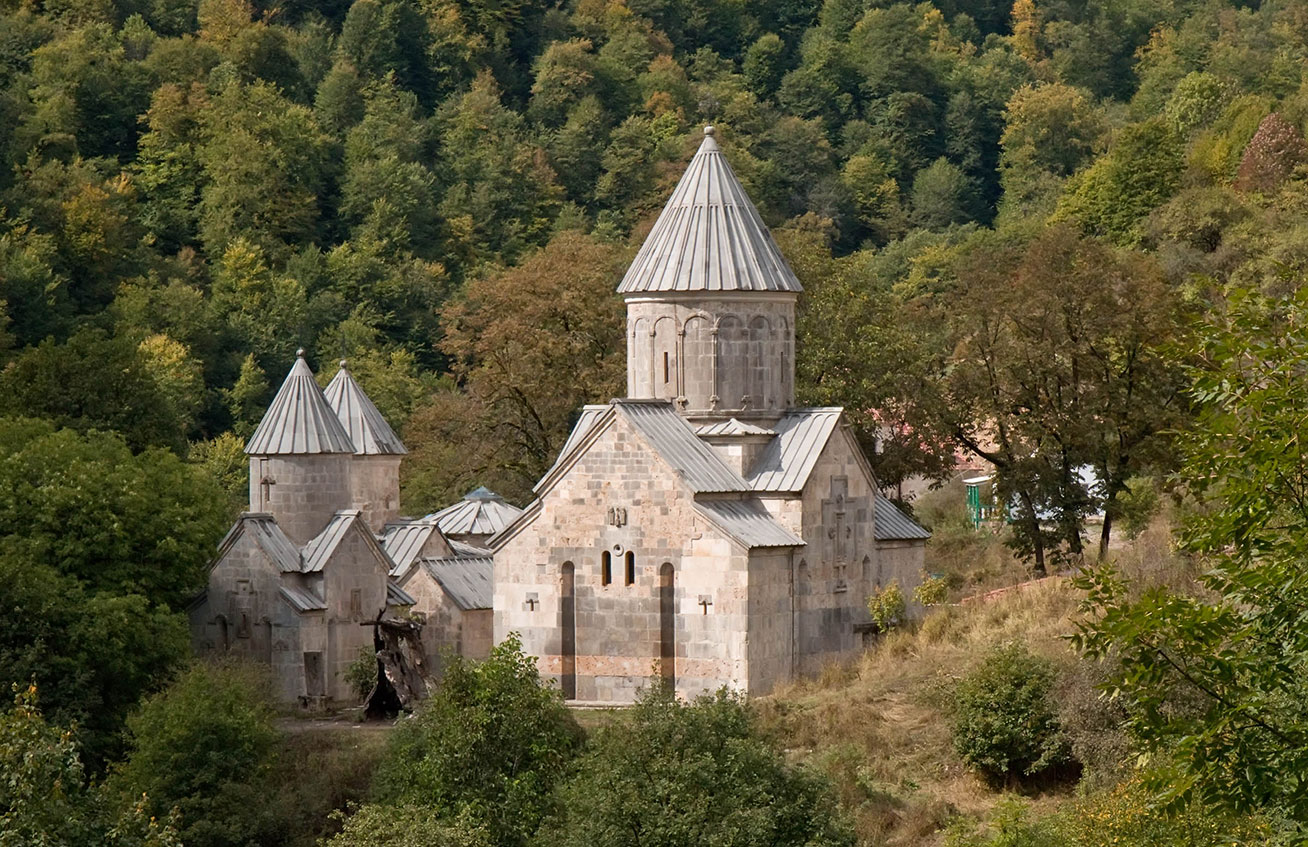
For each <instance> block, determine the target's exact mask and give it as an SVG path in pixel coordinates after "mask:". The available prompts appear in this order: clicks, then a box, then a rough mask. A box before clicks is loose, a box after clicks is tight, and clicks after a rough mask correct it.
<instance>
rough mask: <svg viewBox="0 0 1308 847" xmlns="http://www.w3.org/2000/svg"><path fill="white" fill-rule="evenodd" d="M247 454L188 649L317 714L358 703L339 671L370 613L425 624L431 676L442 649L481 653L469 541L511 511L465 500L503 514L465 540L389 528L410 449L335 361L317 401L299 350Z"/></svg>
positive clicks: (482, 589) (484, 569)
mask: <svg viewBox="0 0 1308 847" xmlns="http://www.w3.org/2000/svg"><path fill="white" fill-rule="evenodd" d="M245 452H246V454H248V455H249V457H250V510H249V511H248V512H245V513H243V514H242V515H241V516H240V517H239V518H238V519H237V521H236V523H235V524H234V525H233V526H232V528H231V530H230V531H228V533H227V535H226V537H225V538H224V539H223V540H222V542H221V543H220V544H219V547H218V555H217V557H216V558H215V559H214V561H213V562H212V564H211V565H210V569H209V581H208V587H207V588H206V590H205V591H204V592H203V593H202V594H201V595H200V596H199V597H198V598H196V599H195V600H194V601H193V602H192V603H191V606H190V608H189V610H188V611H189V614H190V621H191V635H192V642H193V644H194V646H195V648H196V651H197V652H198V653H202V654H213V653H232V654H235V655H239V656H241V657H243V658H246V659H250V660H252V661H255V662H259V663H261V664H265V665H267V666H269V667H270V668H271V669H272V676H273V679H274V682H275V685H276V689H277V690H276V692H275V695H276V697H277V699H279V700H281V701H283V702H287V703H295V702H299V703H303V704H305V705H321V704H326V703H350V702H357V701H358V695H357V693H356V692H354V691H351V690H350V688H349V684H348V682H347V680H346V675H345V670H346V668H347V667H349V665H350V663H352V662H353V661H355V660H356V659H357V658H358V657H359V655H360V651H361V650H363V649H365V648H370V647H371V646H372V643H373V642H372V629H371V627H370V625H369V623H370V622H371V621H373V620H375V619H376V618H377V616H378V615H379V614H380V615H396V614H408V613H413V614H416V615H418V616H420V617H421V618H422V619H423V620H424V622H425V625H424V627H423V630H422V638H423V646H424V648H425V652H426V653H427V656H428V657H429V659H430V661H431V662H432V666H430V667H427V668H425V669H424V670H426V671H427V672H428V673H429V674H436V673H438V672H439V667H438V663H439V656H440V655H441V650H442V649H445V648H448V649H453V650H456V651H458V652H460V653H462V654H464V655H467V656H470V657H472V658H484V657H485V656H486V655H487V654H488V653H489V652H490V647H491V611H490V609H491V574H492V566H491V559H490V551H489V550H487V549H485V548H484V547H482V546H480V544H479V543H478V542H484V540H485V538H486V537H487V532H486V531H487V529H488V528H491V527H502V526H503V525H504V524H505V523H506V522H507V520H508V519H509V517H510V516H512V515H516V510H515V511H512V512H505V511H504V509H512V507H510V506H507V504H503V502H502V501H499V498H497V497H496V496H495V495H493V494H491V493H490V492H485V493H484V494H483V493H482V492H483V491H484V489H482V490H479V491H478V492H474V494H476V495H477V497H478V499H479V501H486V502H493V501H495V502H497V504H498V505H502V506H503V508H502V509H500V510H498V511H496V512H495V513H494V514H493V516H492V518H493V519H490V518H483V519H482V520H480V521H477V520H474V521H472V523H471V524H470V526H469V531H468V532H466V533H464V534H463V535H462V538H463V539H465V540H456V539H455V538H454V537H447V536H446V534H445V532H443V531H442V521H443V519H444V518H443V515H442V514H436V515H428V516H427V517H425V518H420V519H416V520H415V519H410V518H400V517H399V509H400V477H399V470H400V461H401V460H402V458H403V457H404V455H405V453H406V452H407V451H406V450H405V447H404V444H403V443H401V441H400V439H399V437H398V436H397V435H396V434H395V432H394V431H393V430H392V429H391V427H390V425H389V424H387V423H386V419H385V418H383V417H382V415H381V412H380V411H378V410H377V407H376V405H374V404H373V402H372V400H370V399H369V398H368V396H367V394H365V393H364V391H363V389H362V387H361V386H360V385H359V383H358V382H357V381H356V380H355V379H354V377H353V376H352V375H351V374H350V372H349V370H348V369H347V368H346V364H345V362H341V368H340V371H338V372H337V374H336V376H335V377H334V378H333V379H332V381H331V382H330V383H329V384H328V386H327V388H326V390H325V391H324V390H323V389H320V388H319V387H318V383H317V382H316V381H315V379H314V375H313V372H312V371H311V370H310V368H309V365H308V364H307V363H306V362H305V360H304V351H303V350H301V351H300V352H299V353H298V354H297V357H296V361H295V365H294V366H293V367H292V368H291V371H290V373H289V374H287V376H286V380H285V382H283V383H282V386H281V389H280V390H279V391H278V392H277V396H276V397H275V398H273V401H272V405H270V406H269V407H268V411H267V412H266V413H265V414H264V416H263V420H262V421H260V423H259V426H258V428H257V429H256V430H255V431H254V435H252V436H251V437H250V441H249V443H248V444H246V447H245ZM470 496H471V495H470ZM451 526H453V528H456V529H458V528H463V525H462V524H457V525H451ZM474 530H480V534H478V532H477V531H474Z"/></svg>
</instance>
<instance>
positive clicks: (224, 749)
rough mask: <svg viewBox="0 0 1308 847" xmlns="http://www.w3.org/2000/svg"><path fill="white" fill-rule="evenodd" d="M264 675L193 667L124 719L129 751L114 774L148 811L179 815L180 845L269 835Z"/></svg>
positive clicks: (271, 745)
mask: <svg viewBox="0 0 1308 847" xmlns="http://www.w3.org/2000/svg"><path fill="white" fill-rule="evenodd" d="M265 690H267V684H266V680H264V679H262V677H261V676H260V675H259V672H258V671H257V670H254V669H252V668H249V667H244V666H240V665H236V664H226V665H208V664H197V665H195V666H194V667H192V668H191V669H190V670H189V671H187V672H186V673H185V674H183V675H182V676H181V677H180V678H179V679H178V680H177V681H176V682H174V683H173V684H172V685H171V686H169V687H168V688H167V689H165V690H164V691H162V692H160V693H159V694H157V695H155V696H154V697H151V698H150V699H149V700H147V701H146V702H145V704H144V705H143V706H142V707H141V709H140V710H139V711H138V712H137V713H136V714H134V715H132V716H131V717H130V718H129V719H128V721H127V727H128V730H129V731H130V733H131V745H132V750H131V753H130V755H129V756H128V758H127V761H126V762H125V763H124V764H123V765H122V767H121V768H120V769H119V770H118V771H117V772H116V773H115V774H114V776H113V779H112V784H113V786H114V787H115V788H116V789H117V790H118V791H119V792H120V793H121V795H122V796H124V797H141V796H142V795H144V796H145V797H146V798H147V805H148V809H149V812H150V814H151V815H154V816H158V817H163V816H165V815H167V814H168V812H169V811H170V810H171V809H177V811H178V812H179V813H180V816H181V835H182V841H183V842H184V843H185V844H186V845H187V847H209V846H210V845H212V846H213V847H226V846H227V845H245V844H262V843H272V842H274V841H275V840H276V836H275V833H273V831H272V830H273V829H275V824H274V822H273V821H274V814H273V805H274V803H275V801H276V798H277V793H278V792H277V791H276V790H274V786H273V784H272V780H271V779H270V778H269V777H270V775H271V772H272V765H273V760H274V757H275V754H276V751H275V748H276V744H277V740H278V732H277V730H276V729H275V728H274V727H273V723H272V719H273V713H272V710H271V708H270V707H269V704H268V703H267V701H266V700H265V699H264V697H263V695H262V694H261V692H262V691H265Z"/></svg>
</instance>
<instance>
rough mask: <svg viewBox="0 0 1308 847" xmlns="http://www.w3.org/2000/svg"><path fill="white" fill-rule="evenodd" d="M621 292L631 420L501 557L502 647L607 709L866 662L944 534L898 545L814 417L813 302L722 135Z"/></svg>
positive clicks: (541, 505)
mask: <svg viewBox="0 0 1308 847" xmlns="http://www.w3.org/2000/svg"><path fill="white" fill-rule="evenodd" d="M618 290H619V292H621V293H622V294H623V295H624V297H625V299H626V301H627V394H628V397H629V398H632V399H628V400H614V401H612V402H611V403H609V404H607V405H602V406H588V407H586V408H585V409H584V410H583V412H582V415H581V418H580V420H579V421H578V423H577V426H576V427H575V429H574V431H573V433H572V435H571V436H570V437H569V439H568V441H567V443H566V444H565V445H564V447H563V450H562V451H561V453H560V455H559V457H558V459H557V461H556V463H555V465H554V467H553V468H552V469H551V470H550V471H549V472H548V473H547V474H546V475H545V477H544V478H542V479H541V481H540V482H539V483H538V484H537V486H536V489H535V493H536V499H535V500H534V502H532V503H531V504H530V505H529V506H528V508H527V509H526V511H524V512H523V513H522V515H521V516H520V517H518V518H517V519H516V520H515V521H514V522H513V523H511V524H509V525H508V526H507V527H506V528H505V529H504V530H503V531H502V532H500V533H499V534H498V535H496V536H495V537H494V538H493V539H491V541H490V546H491V548H492V550H493V552H494V557H495V594H494V609H495V618H494V622H495V629H494V636H495V639H496V640H497V641H498V640H502V639H503V638H505V637H507V636H508V635H509V633H512V632H516V633H518V634H519V635H520V636H521V637H522V640H523V644H524V647H525V649H526V650H527V651H528V652H529V653H532V654H534V655H536V656H537V657H538V661H539V664H540V668H541V672H542V673H543V674H545V675H546V676H548V677H551V678H553V679H556V680H558V682H559V684H560V685H561V687H562V689H563V692H564V695H565V697H567V698H569V699H572V700H577V701H593V702H599V703H627V702H631V701H632V700H633V699H634V698H635V697H636V696H637V693H638V691H639V690H640V688H641V687H643V686H644V685H646V684H647V683H648V682H649V680H650V679H651V677H653V676H662V677H663V678H664V679H666V680H667V681H669V682H671V683H672V684H673V686H674V687H675V689H676V691H677V692H678V694H680V695H682V696H688V697H689V696H694V695H696V694H699V693H703V692H706V691H712V690H715V689H717V688H719V687H722V686H726V687H728V688H731V689H735V690H737V691H740V692H743V693H746V694H762V693H766V692H768V691H770V690H772V689H773V688H774V687H775V686H777V685H778V684H780V683H783V682H785V681H788V680H791V679H794V678H796V677H797V676H799V675H801V674H807V673H813V672H816V671H818V670H820V669H821V667H822V666H823V665H824V664H826V663H827V662H831V661H837V660H840V659H842V658H844V657H847V656H850V655H852V654H854V653H855V652H856V651H858V650H860V649H861V648H862V646H863V642H864V638H865V637H866V636H867V634H868V633H869V632H870V630H871V626H870V621H869V616H868V613H867V609H866V605H865V604H866V598H867V596H868V594H869V593H870V592H871V591H873V590H874V589H876V588H878V587H880V586H883V585H886V584H888V583H889V582H890V581H891V580H895V581H898V583H899V584H900V586H901V587H902V588H903V590H904V591H905V592H911V591H912V589H913V588H914V587H915V586H916V584H917V582H918V580H919V578H920V575H921V570H922V552H923V546H922V545H923V540H924V538H925V536H926V533H925V531H923V530H921V528H920V527H916V525H914V524H912V522H911V521H909V520H908V519H907V518H905V517H903V516H902V515H901V514H898V513H894V514H895V515H896V517H897V520H896V521H895V523H896V525H897V526H901V525H903V526H908V527H910V528H911V529H910V530H909V531H908V532H907V533H905V532H903V531H900V532H899V533H898V534H899V535H901V536H902V535H908V536H911V537H907V538H903V537H901V538H895V539H883V538H882V537H881V536H880V535H879V534H878V531H877V515H878V513H881V514H887V513H886V511H885V510H886V509H891V510H893V509H894V507H893V505H891V504H889V503H888V502H887V501H884V500H879V497H880V495H879V493H878V490H877V485H876V480H875V478H874V476H873V474H872V471H871V468H870V466H869V465H868V463H867V460H866V457H864V456H863V454H862V452H861V450H860V448H859V446H858V444H857V442H856V441H855V439H854V438H853V436H852V434H851V433H850V432H849V430H848V428H847V426H846V425H845V422H844V415H843V411H842V410H841V409H838V408H831V409H799V408H795V404H794V350H795V338H794V313H795V302H796V298H797V297H798V295H799V293H800V291H801V287H800V284H799V281H798V280H797V279H795V277H794V274H793V273H791V271H790V269H789V267H788V266H787V265H786V263H785V260H784V258H782V256H781V253H780V251H779V250H778V249H777V248H776V245H775V243H774V242H773V241H772V238H771V235H770V234H769V233H768V232H767V229H766V227H764V226H763V223H762V221H761V219H760V218H759V216H758V212H757V211H756V210H755V209H754V207H753V204H752V203H750V202H749V199H748V197H747V196H746V195H745V192H744V190H743V189H742V188H741V187H740V185H739V183H738V182H737V181H736V180H735V176H734V175H733V174H732V173H731V169H730V167H729V166H728V165H727V164H726V161H725V158H724V157H723V155H722V152H721V150H720V149H719V147H718V145H717V143H716V141H715V139H714V137H713V133H712V130H711V128H710V129H709V130H706V138H705V141H704V144H703V145H702V146H701V148H700V150H699V152H698V153H697V154H696V156H695V158H694V159H692V161H691V163H690V165H689V166H688V167H687V170H686V174H685V175H684V176H683V178H682V181H681V183H680V184H679V185H678V187H677V188H676V190H675V191H674V192H673V196H672V199H671V200H670V201H669V202H668V205H667V207H666V208H665V209H664V211H663V214H662V215H661V216H660V218H659V220H658V222H656V223H655V225H654V228H653V229H652V230H651V232H650V235H649V237H648V239H647V241H646V242H645V245H644V246H643V247H642V248H641V251H640V252H639V253H638V254H637V257H636V260H635V261H634V262H633V264H632V266H631V268H630V270H629V271H628V272H627V274H626V276H625V277H624V279H623V281H622V283H621V284H620V285H619V288H618Z"/></svg>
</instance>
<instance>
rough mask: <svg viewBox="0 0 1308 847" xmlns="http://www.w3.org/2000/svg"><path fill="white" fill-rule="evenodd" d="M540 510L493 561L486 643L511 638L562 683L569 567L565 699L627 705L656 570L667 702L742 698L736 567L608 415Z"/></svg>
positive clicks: (650, 635)
mask: <svg viewBox="0 0 1308 847" xmlns="http://www.w3.org/2000/svg"><path fill="white" fill-rule="evenodd" d="M540 508H541V511H540V513H539V515H537V517H536V518H535V519H534V520H533V521H532V522H530V523H529V524H528V525H526V526H525V527H524V528H522V529H521V530H520V531H519V532H518V533H517V534H516V535H514V536H513V537H512V538H510V539H508V540H507V542H506V543H505V544H504V545H503V546H502V547H501V548H500V549H498V550H497V551H496V555H495V598H494V607H495V613H494V637H495V640H496V641H497V642H498V641H502V640H504V638H506V637H507V636H508V635H509V633H511V632H517V633H519V634H520V635H521V637H522V640H523V646H524V648H525V650H526V651H527V652H528V653H530V654H533V655H536V656H538V657H539V663H540V668H541V672H542V674H543V675H545V676H546V677H549V678H552V679H554V680H556V681H560V682H561V681H562V677H563V670H564V666H565V661H564V655H563V649H562V648H563V638H562V633H563V630H562V620H563V618H562V609H563V604H562V603H561V597H560V589H561V586H562V584H563V581H562V574H563V568H564V565H565V563H572V565H573V568H574V574H575V576H574V596H575V610H576V611H575V631H576V638H575V644H576V650H575V679H576V698H577V699H578V700H582V701H599V702H610V703H624V702H631V701H632V700H633V699H634V698H635V696H636V693H637V691H638V689H639V688H640V687H642V686H643V685H645V684H646V682H647V680H648V679H649V677H650V676H651V674H653V673H654V672H655V671H656V667H657V666H658V659H659V655H660V647H661V643H660V623H661V613H660V599H659V598H660V594H659V592H660V589H659V579H660V577H659V574H660V569H661V567H662V565H664V564H665V563H668V564H671V565H672V567H673V569H674V586H675V587H674V615H673V623H674V646H675V656H676V658H675V679H676V689H677V691H678V693H679V694H681V695H683V696H694V695H696V694H698V693H701V692H704V691H711V690H714V689H716V688H717V687H719V686H721V685H730V686H732V687H735V688H738V689H741V690H743V689H744V688H745V687H746V685H747V679H746V668H745V648H746V619H747V617H746V616H747V607H746V588H747V582H748V577H749V559H748V556H747V554H746V553H745V552H744V551H743V550H742V549H741V548H739V547H738V546H736V545H735V544H733V543H732V542H731V541H729V540H728V539H727V537H726V536H725V535H724V534H723V533H722V532H721V531H720V530H718V529H717V528H716V527H714V526H712V525H711V524H709V523H708V521H706V520H705V519H704V518H703V517H701V516H700V514H699V513H698V512H697V511H696V510H695V508H694V503H693V498H692V495H691V493H690V492H689V491H688V490H687V489H686V488H685V487H684V486H683V485H682V483H681V482H680V480H679V479H678V478H677V477H676V475H675V473H674V472H673V471H672V470H671V469H670V468H669V467H667V466H666V465H665V464H664V463H663V462H662V460H661V459H658V458H657V457H656V454H654V453H653V451H652V450H650V448H649V447H648V446H647V444H646V443H645V441H644V439H643V438H642V437H641V436H640V435H639V434H638V433H637V432H635V431H634V430H633V429H632V428H631V427H630V426H629V425H628V424H627V423H626V422H625V421H624V420H623V419H622V417H621V415H620V414H619V415H618V416H617V417H616V419H615V420H614V421H613V422H612V423H611V424H610V425H609V426H608V427H607V429H606V430H605V431H603V432H602V433H601V434H600V435H599V436H598V437H597V439H596V441H595V442H594V443H593V445H592V446H591V448H590V449H589V450H588V451H587V452H586V453H585V454H584V455H583V456H582V457H581V458H580V459H579V460H578V461H577V463H576V464H575V465H574V466H573V468H572V469H571V471H570V472H569V473H567V474H566V475H565V476H564V477H563V478H562V479H561V480H560V481H559V482H558V484H557V485H556V486H555V487H554V488H552V489H551V490H549V491H546V492H545V494H544V497H543V500H542V502H541V507H540ZM605 552H607V553H608V554H609V562H610V569H609V580H608V584H607V585H606V584H604V583H605V580H604V574H603V561H604V555H603V554H604V553H605ZM628 552H630V553H632V554H633V556H634V573H633V574H632V576H633V577H634V579H633V580H632V582H631V584H627V582H628V580H627V576H628V575H627V568H626V556H627V553H628ZM701 601H703V602H701Z"/></svg>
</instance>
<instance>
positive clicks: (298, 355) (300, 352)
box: [295, 347, 304, 359]
mask: <svg viewBox="0 0 1308 847" xmlns="http://www.w3.org/2000/svg"><path fill="white" fill-rule="evenodd" d="M295 358H297V359H303V358H304V348H303V347H301V348H300V349H299V350H296V351H295Z"/></svg>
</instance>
